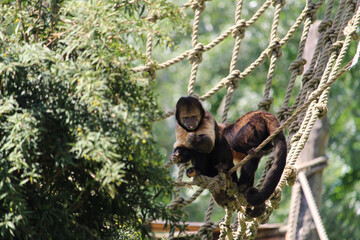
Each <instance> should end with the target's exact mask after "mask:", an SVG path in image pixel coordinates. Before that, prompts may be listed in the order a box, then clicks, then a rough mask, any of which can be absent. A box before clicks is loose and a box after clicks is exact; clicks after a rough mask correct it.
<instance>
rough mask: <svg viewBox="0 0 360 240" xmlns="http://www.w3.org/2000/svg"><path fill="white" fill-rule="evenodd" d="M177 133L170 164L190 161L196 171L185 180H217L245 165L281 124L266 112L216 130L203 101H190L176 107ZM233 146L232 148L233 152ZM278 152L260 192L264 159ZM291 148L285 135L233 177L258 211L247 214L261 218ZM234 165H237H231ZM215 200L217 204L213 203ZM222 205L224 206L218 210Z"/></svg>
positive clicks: (188, 171) (280, 136)
mask: <svg viewBox="0 0 360 240" xmlns="http://www.w3.org/2000/svg"><path fill="white" fill-rule="evenodd" d="M175 116H176V120H177V126H176V129H175V135H176V142H175V144H174V151H173V153H172V154H171V159H173V160H174V161H175V162H180V163H186V162H188V161H189V160H191V162H192V164H193V167H192V168H189V169H187V171H186V174H187V175H188V176H189V177H193V176H195V175H196V174H203V175H205V176H209V177H214V176H216V175H217V174H218V173H219V171H228V170H229V169H230V168H231V167H233V166H234V165H233V164H234V163H235V164H236V163H238V162H239V161H241V160H242V159H243V158H244V157H245V156H246V155H247V154H250V153H252V151H253V150H254V149H255V148H256V147H257V146H258V145H259V144H261V143H262V142H263V141H264V140H265V139H266V138H267V137H268V136H269V135H270V134H271V133H272V132H273V131H274V130H275V129H276V128H277V127H279V126H280V123H279V121H278V120H277V118H276V117H275V116H274V115H273V114H271V113H268V112H263V111H253V112H249V113H247V114H245V115H244V116H242V117H240V118H239V119H238V120H237V121H236V122H235V123H233V124H230V125H228V126H224V125H222V124H219V125H218V124H217V123H216V121H215V119H214V117H213V116H212V115H211V113H209V112H208V111H206V110H205V109H204V108H203V106H202V105H201V103H200V101H199V100H198V99H197V98H195V97H192V96H188V97H182V98H180V99H179V101H178V102H177V104H176V114H175ZM229 145H230V146H229ZM273 148H274V162H273V165H272V166H271V168H270V170H269V171H268V173H267V175H266V178H265V180H264V183H263V185H262V187H261V188H260V189H256V188H254V187H253V185H254V180H255V172H256V170H257V168H258V165H259V162H260V159H261V157H262V156H263V155H266V154H268V153H269V152H271V151H272V149H273ZM286 155H287V145H286V140H285V135H284V133H283V132H281V133H279V134H278V135H277V136H276V137H275V138H274V140H273V141H272V143H269V144H268V145H266V146H265V147H264V148H263V149H262V150H261V151H260V152H259V153H257V154H256V155H255V156H254V157H253V158H252V159H250V160H249V161H248V162H247V163H245V164H244V165H243V166H242V167H241V171H240V178H239V179H237V177H236V174H235V173H234V174H232V179H233V181H234V182H236V183H237V185H238V187H239V189H240V191H241V192H243V193H244V194H245V197H246V200H247V202H248V203H249V204H250V205H252V206H254V209H251V208H248V209H247V214H248V215H249V216H251V217H258V216H260V215H261V214H263V213H264V211H265V201H266V200H267V199H268V198H269V197H270V196H271V195H272V193H273V192H274V190H275V188H276V186H277V184H278V182H279V180H280V178H281V175H282V172H283V170H284V167H285V164H286ZM233 161H234V163H233ZM215 200H216V199H215ZM219 205H221V204H219Z"/></svg>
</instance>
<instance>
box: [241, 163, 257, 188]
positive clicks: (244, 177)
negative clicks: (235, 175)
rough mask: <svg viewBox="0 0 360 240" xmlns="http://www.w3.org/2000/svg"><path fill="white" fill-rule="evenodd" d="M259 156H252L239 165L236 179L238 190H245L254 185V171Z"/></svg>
mask: <svg viewBox="0 0 360 240" xmlns="http://www.w3.org/2000/svg"><path fill="white" fill-rule="evenodd" d="M259 162H260V158H252V159H250V160H249V161H248V162H247V163H245V164H244V165H243V166H242V167H241V171H240V178H239V181H238V186H239V190H240V191H241V192H245V191H247V190H248V189H250V188H251V187H252V186H253V185H254V181H255V172H256V170H257V168H258V165H259Z"/></svg>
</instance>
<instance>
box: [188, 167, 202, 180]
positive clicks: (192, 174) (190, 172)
mask: <svg viewBox="0 0 360 240" xmlns="http://www.w3.org/2000/svg"><path fill="white" fill-rule="evenodd" d="M198 174H199V173H198V171H197V170H196V169H195V168H193V167H191V168H188V169H186V176H188V177H189V178H192V177H195V176H196V175H198Z"/></svg>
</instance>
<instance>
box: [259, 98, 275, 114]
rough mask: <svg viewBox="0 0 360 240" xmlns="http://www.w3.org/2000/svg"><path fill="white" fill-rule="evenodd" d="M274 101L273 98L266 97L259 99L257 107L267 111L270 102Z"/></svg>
mask: <svg viewBox="0 0 360 240" xmlns="http://www.w3.org/2000/svg"><path fill="white" fill-rule="evenodd" d="M273 102H274V98H272V97H267V98H264V99H263V100H261V101H260V102H259V104H258V108H259V109H260V110H265V111H269V109H270V106H271V104H272V103H273Z"/></svg>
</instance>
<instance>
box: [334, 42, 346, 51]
mask: <svg viewBox="0 0 360 240" xmlns="http://www.w3.org/2000/svg"><path fill="white" fill-rule="evenodd" d="M343 45H344V41H336V42H335V43H334V44H333V45H332V48H331V51H333V52H338V51H340V49H341V48H342V46H343Z"/></svg>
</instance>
